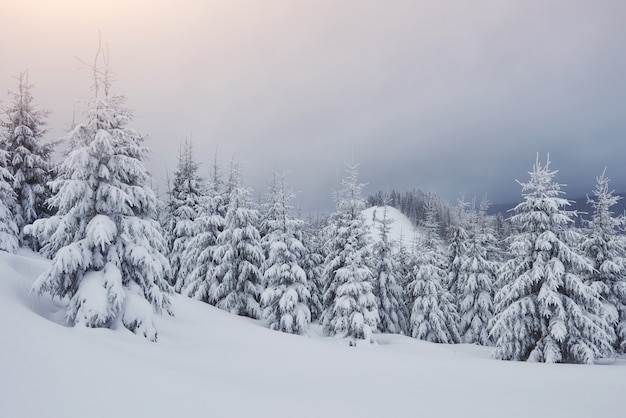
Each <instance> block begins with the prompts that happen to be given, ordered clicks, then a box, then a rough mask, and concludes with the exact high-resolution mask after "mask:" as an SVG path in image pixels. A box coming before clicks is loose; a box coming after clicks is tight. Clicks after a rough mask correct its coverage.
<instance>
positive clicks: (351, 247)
mask: <svg viewBox="0 0 626 418" xmlns="http://www.w3.org/2000/svg"><path fill="white" fill-rule="evenodd" d="M357 167H358V166H357V165H351V164H348V168H347V169H346V173H347V176H346V178H344V179H343V181H342V188H341V190H340V191H339V192H338V193H337V195H336V200H337V211H336V212H335V213H333V214H332V215H331V218H330V224H329V228H330V230H331V232H330V234H329V236H330V237H331V238H330V241H329V243H328V248H329V254H328V256H327V257H326V268H325V270H324V276H325V282H326V288H325V290H324V304H325V310H324V313H323V315H322V323H323V325H324V330H325V332H326V333H327V334H329V335H338V336H341V337H349V338H351V339H363V340H366V341H370V342H371V341H372V333H373V332H375V331H377V330H378V325H379V323H380V318H379V316H378V307H377V305H376V297H375V296H374V294H373V293H372V290H373V289H372V283H371V281H372V279H373V277H372V272H371V270H370V269H369V267H368V266H367V263H366V260H367V257H368V254H367V251H368V247H367V234H368V230H367V225H366V223H365V219H364V218H363V213H362V211H363V209H364V208H365V202H364V200H363V198H362V197H361V190H362V189H363V184H360V183H358V172H357ZM351 343H352V341H351Z"/></svg>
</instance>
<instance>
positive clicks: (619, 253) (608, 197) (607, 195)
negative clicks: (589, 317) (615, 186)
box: [582, 172, 626, 351]
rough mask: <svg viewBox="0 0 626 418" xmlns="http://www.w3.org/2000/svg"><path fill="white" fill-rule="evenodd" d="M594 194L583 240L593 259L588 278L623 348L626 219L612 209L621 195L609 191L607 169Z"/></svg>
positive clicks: (625, 345)
mask: <svg viewBox="0 0 626 418" xmlns="http://www.w3.org/2000/svg"><path fill="white" fill-rule="evenodd" d="M593 195H594V197H593V198H588V201H589V203H590V204H591V205H592V207H593V208H594V213H593V217H592V219H591V220H590V221H589V222H588V223H589V231H588V233H587V236H586V238H585V241H584V242H583V244H582V249H583V251H584V253H585V254H586V255H587V256H588V257H589V258H590V259H591V261H592V263H593V271H592V272H591V274H590V276H589V277H588V280H587V281H588V283H589V284H591V286H592V287H593V288H594V289H595V290H596V291H597V292H598V293H599V294H600V295H601V296H602V300H603V303H604V309H603V317H604V318H605V319H606V321H607V322H608V323H609V324H610V325H612V326H613V329H614V331H615V333H616V335H617V339H616V340H615V344H614V347H615V349H616V350H621V351H623V350H624V349H626V246H625V245H624V244H625V242H624V238H623V236H622V235H621V234H620V231H621V230H623V228H624V226H625V225H626V220H625V219H624V216H623V215H621V216H618V217H615V216H614V215H613V212H612V211H611V207H612V206H613V205H615V204H616V203H617V202H619V200H620V199H621V197H620V196H616V195H614V194H613V192H612V191H609V179H608V178H607V177H606V176H605V172H603V173H602V175H601V176H600V177H598V178H597V183H596V187H595V190H594V191H593Z"/></svg>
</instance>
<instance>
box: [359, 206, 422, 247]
mask: <svg viewBox="0 0 626 418" xmlns="http://www.w3.org/2000/svg"><path fill="white" fill-rule="evenodd" d="M384 209H385V208H384V207H383V206H372V207H370V208H367V209H365V210H364V211H363V216H364V217H365V223H367V224H368V225H369V226H370V235H371V236H372V238H373V239H378V236H379V234H380V232H379V230H378V226H377V225H378V223H376V224H374V214H375V215H376V218H378V219H382V218H383V211H384ZM387 219H390V220H392V221H393V222H392V223H391V225H390V226H389V227H390V229H389V239H390V240H393V241H396V242H402V243H403V244H404V246H405V248H406V249H407V250H410V249H411V246H412V245H413V239H414V237H415V234H416V233H419V230H417V232H416V229H415V228H414V227H413V224H412V223H411V221H410V220H409V218H407V217H406V216H405V215H404V214H403V213H402V212H400V210H398V209H396V208H394V207H391V206H387Z"/></svg>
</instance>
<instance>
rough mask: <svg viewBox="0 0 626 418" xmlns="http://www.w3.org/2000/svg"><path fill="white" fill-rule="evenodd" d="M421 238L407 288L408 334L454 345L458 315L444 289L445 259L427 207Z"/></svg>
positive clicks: (431, 207) (431, 208)
mask: <svg viewBox="0 0 626 418" xmlns="http://www.w3.org/2000/svg"><path fill="white" fill-rule="evenodd" d="M422 228H423V230H424V235H423V237H422V239H421V242H419V245H418V248H417V251H416V254H415V266H414V267H413V275H412V281H411V282H410V283H409V285H408V286H407V293H408V298H409V300H410V302H411V306H412V308H411V318H410V328H411V335H412V336H413V337H414V338H418V339H420V340H425V341H430V342H435V343H447V344H452V343H458V342H459V341H460V337H459V332H458V328H457V326H458V322H459V318H458V313H457V310H456V304H455V300H454V296H453V295H452V293H451V292H450V291H449V290H448V288H447V286H446V284H445V283H446V280H447V258H446V255H445V254H444V253H443V252H442V247H443V243H442V242H441V240H440V238H439V235H438V233H437V230H438V229H439V225H438V223H437V220H436V207H435V206H434V205H432V204H430V203H429V204H427V212H426V218H425V219H424V221H423V223H422Z"/></svg>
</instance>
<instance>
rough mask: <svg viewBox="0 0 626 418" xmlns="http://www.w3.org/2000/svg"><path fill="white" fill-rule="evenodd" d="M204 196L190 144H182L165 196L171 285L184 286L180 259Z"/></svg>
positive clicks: (192, 235) (191, 232) (191, 234)
mask: <svg viewBox="0 0 626 418" xmlns="http://www.w3.org/2000/svg"><path fill="white" fill-rule="evenodd" d="M204 194H205V187H204V184H203V180H202V179H201V178H200V177H199V176H198V163H196V161H195V160H194V157H193V147H192V145H191V143H190V142H187V141H185V143H184V145H183V147H182V149H181V151H180V153H179V156H178V168H177V170H176V173H175V174H174V181H173V185H172V189H171V191H170V193H169V202H168V208H167V212H168V216H167V219H166V224H165V233H166V237H167V239H168V250H169V251H168V259H169V261H170V267H171V269H170V278H169V282H170V284H171V285H176V283H184V282H185V278H186V276H187V274H188V273H189V272H188V271H187V266H188V265H187V264H185V263H183V261H182V257H183V254H184V253H185V251H186V250H187V247H188V245H189V242H190V241H191V240H192V238H193V237H194V236H195V235H196V233H197V231H196V230H195V229H194V225H193V224H194V220H195V219H196V218H197V217H198V216H199V215H200V214H201V209H202V208H201V205H202V202H203V199H204Z"/></svg>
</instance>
